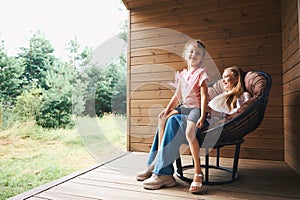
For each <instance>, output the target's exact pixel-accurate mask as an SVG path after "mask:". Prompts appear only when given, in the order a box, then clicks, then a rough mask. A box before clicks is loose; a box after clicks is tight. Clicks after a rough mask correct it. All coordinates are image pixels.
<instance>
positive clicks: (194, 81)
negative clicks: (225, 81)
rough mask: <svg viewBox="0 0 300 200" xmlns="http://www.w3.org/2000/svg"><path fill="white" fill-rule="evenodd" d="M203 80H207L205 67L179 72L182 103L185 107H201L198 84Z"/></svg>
mask: <svg viewBox="0 0 300 200" xmlns="http://www.w3.org/2000/svg"><path fill="white" fill-rule="evenodd" d="M203 81H207V82H208V81H209V76H208V73H207V70H206V69H205V68H195V69H193V70H190V71H188V70H187V69H184V70H183V71H182V72H181V73H180V78H179V86H180V87H181V99H182V105H183V106H184V107H186V108H201V95H200V86H201V85H202V83H203Z"/></svg>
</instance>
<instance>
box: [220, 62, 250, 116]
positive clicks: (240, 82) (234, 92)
mask: <svg viewBox="0 0 300 200" xmlns="http://www.w3.org/2000/svg"><path fill="white" fill-rule="evenodd" d="M225 70H229V71H230V72H231V73H232V74H233V76H234V78H237V82H236V83H235V84H234V86H233V88H232V89H231V91H230V92H229V93H228V94H226V105H227V107H228V109H229V111H231V110H232V109H233V108H235V107H236V102H237V99H238V98H239V97H240V96H241V95H242V94H243V93H244V91H245V83H244V72H243V70H242V69H241V68H239V67H237V66H231V67H228V68H226V69H224V71H225Z"/></svg>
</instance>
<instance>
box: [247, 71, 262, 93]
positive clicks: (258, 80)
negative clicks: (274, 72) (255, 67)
mask: <svg viewBox="0 0 300 200" xmlns="http://www.w3.org/2000/svg"><path fill="white" fill-rule="evenodd" d="M266 86H267V80H266V78H265V77H264V76H263V75H261V74H260V73H258V72H254V71H249V72H247V74H246V76H245V87H246V90H247V91H248V92H249V93H250V94H251V95H252V96H253V97H254V96H261V95H262V94H263V93H264V91H265V88H266Z"/></svg>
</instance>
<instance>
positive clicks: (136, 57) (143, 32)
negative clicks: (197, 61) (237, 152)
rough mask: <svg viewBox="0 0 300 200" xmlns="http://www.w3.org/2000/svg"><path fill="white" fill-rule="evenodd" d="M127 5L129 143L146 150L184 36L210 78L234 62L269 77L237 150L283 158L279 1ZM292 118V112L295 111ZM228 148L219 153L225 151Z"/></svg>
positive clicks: (129, 1)
mask: <svg viewBox="0 0 300 200" xmlns="http://www.w3.org/2000/svg"><path fill="white" fill-rule="evenodd" d="M123 2H124V3H125V4H126V6H127V7H128V8H129V9H130V34H129V50H130V51H129V52H128V58H129V65H128V119H129V120H128V133H129V136H128V150H130V151H145V152H148V151H149V149H150V147H151V143H152V139H153V135H154V133H155V129H156V124H157V120H156V118H157V114H158V113H159V112H160V111H161V110H162V109H163V107H165V106H166V104H167V103H168V101H169V99H170V97H171V96H172V94H173V88H172V87H171V86H170V85H169V84H168V82H169V81H172V80H174V72H175V71H176V70H182V69H183V67H184V63H183V61H182V59H181V57H180V55H181V51H182V48H183V44H184V43H185V42H186V41H187V40H188V39H189V38H197V39H201V40H202V41H203V42H204V44H205V45H206V47H207V52H208V55H207V58H206V67H207V68H208V70H209V73H210V75H211V77H212V78H213V79H216V78H219V75H220V73H222V71H223V69H224V68H225V67H227V66H230V65H238V66H241V67H243V69H244V70H245V71H247V70H262V71H265V72H267V73H269V74H270V75H271V76H272V78H273V87H272V90H271V94H270V100H269V103H268V108H267V111H266V115H265V118H264V121H263V123H262V124H261V126H260V127H259V128H258V129H257V130H256V131H255V132H253V133H251V134H249V135H248V136H246V140H245V143H244V144H243V145H242V150H241V157H242V158H253V159H271V160H283V159H284V140H283V138H284V137H283V98H282V95H283V88H282V35H281V11H280V8H281V4H280V1H279V0H243V1H238V0H223V1H219V0H202V1H195V0H161V1H156V0H123ZM298 119H299V118H298ZM231 153H232V149H230V148H227V149H226V150H225V151H223V153H222V155H223V156H230V155H232V154H231Z"/></svg>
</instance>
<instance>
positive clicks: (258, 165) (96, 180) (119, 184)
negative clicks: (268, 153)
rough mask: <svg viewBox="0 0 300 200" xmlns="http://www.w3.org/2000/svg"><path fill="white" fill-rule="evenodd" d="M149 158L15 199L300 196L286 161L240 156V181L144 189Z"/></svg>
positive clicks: (130, 159)
mask: <svg viewBox="0 0 300 200" xmlns="http://www.w3.org/2000/svg"><path fill="white" fill-rule="evenodd" d="M146 159H147V153H128V154H126V155H124V156H121V157H119V158H116V159H114V160H112V161H110V162H108V163H106V164H103V165H98V166H95V167H91V168H89V169H86V170H83V171H80V172H76V173H74V174H71V175H69V176H67V177H63V178H61V179H59V180H56V181H53V182H51V183H48V184H46V185H43V186H40V187H38V188H35V189H33V190H30V191H27V192H25V193H22V194H20V195H17V196H15V197H12V198H11V199H14V200H15V199H30V200H42V199H44V200H45V199H55V200H56V199H58V200H60V199H61V200H68V199H70V200H77V199H80V200H81V199H82V200H88V199H89V200H93V199H159V200H163V199H198V200H199V199H214V200H215V199H266V200H268V199H276V200H277V199H286V200H287V199H289V200H290V199H300V175H298V174H297V173H296V172H295V171H294V170H293V169H291V168H290V167H289V166H288V165H287V164H286V163H285V162H282V161H266V160H248V159H240V161H239V179H238V180H237V181H235V182H234V183H230V184H225V185H214V186H204V189H203V192H202V193H200V194H198V195H194V194H191V193H189V191H188V187H189V184H188V183H186V182H183V181H181V180H179V179H177V180H178V185H177V186H176V187H173V188H162V189H160V190H145V189H143V187H142V182H138V181H136V180H135V175H136V174H137V173H138V172H140V171H143V170H144V169H145V163H146ZM188 161H190V156H183V162H188ZM222 163H224V165H225V166H226V165H229V164H231V159H229V158H222V159H221V164H222ZM187 173H192V171H190V172H189V171H187ZM217 173H218V172H215V174H216V176H222V175H219V174H217ZM219 178H220V177H219Z"/></svg>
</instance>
